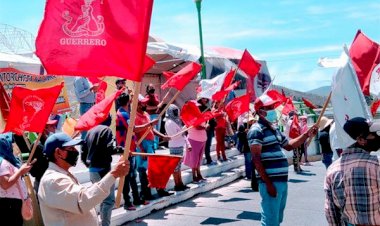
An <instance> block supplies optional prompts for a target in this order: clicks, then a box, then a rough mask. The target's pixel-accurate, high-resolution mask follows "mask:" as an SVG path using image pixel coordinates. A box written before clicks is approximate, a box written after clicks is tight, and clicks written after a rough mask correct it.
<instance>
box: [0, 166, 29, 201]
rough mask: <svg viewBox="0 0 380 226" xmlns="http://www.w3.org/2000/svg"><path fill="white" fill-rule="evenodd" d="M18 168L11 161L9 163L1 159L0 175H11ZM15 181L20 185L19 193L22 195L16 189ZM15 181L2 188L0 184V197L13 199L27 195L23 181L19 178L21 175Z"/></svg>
mask: <svg viewBox="0 0 380 226" xmlns="http://www.w3.org/2000/svg"><path fill="white" fill-rule="evenodd" d="M17 170H18V169H17V168H16V167H15V166H13V165H12V164H11V163H9V162H8V161H7V160H5V159H3V160H2V162H1V165H0V177H1V176H6V175H8V176H10V175H13V174H14V173H15V172H16V171H17ZM17 183H18V184H19V185H20V189H21V194H22V196H23V197H21V196H20V192H19V190H18V189H17ZM17 183H15V184H14V185H12V186H11V187H10V188H8V189H6V190H4V189H3V188H2V187H1V186H0V197H1V198H14V199H25V198H26V197H28V194H27V190H26V186H25V183H24V181H23V180H22V179H21V177H20V178H19V179H18V181H17Z"/></svg>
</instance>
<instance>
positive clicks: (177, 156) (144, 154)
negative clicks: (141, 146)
mask: <svg viewBox="0 0 380 226" xmlns="http://www.w3.org/2000/svg"><path fill="white" fill-rule="evenodd" d="M131 155H134V156H136V155H140V156H147V157H149V156H164V157H176V158H182V156H179V155H165V154H156V153H142V152H131Z"/></svg>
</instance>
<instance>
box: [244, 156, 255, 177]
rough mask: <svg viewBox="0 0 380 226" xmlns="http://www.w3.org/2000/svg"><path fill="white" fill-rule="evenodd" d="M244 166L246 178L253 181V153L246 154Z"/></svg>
mask: <svg viewBox="0 0 380 226" xmlns="http://www.w3.org/2000/svg"><path fill="white" fill-rule="evenodd" d="M244 164H245V176H246V177H247V178H248V179H251V178H252V177H254V176H255V175H252V164H253V162H252V154H251V152H247V153H244Z"/></svg>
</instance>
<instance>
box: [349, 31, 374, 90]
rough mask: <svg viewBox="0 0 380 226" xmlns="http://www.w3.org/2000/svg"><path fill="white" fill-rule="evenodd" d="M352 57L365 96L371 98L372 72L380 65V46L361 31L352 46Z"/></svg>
mask: <svg viewBox="0 0 380 226" xmlns="http://www.w3.org/2000/svg"><path fill="white" fill-rule="evenodd" d="M350 57H351V60H352V64H353V66H354V68H355V71H356V74H357V76H358V79H359V83H360V87H361V89H362V91H363V94H364V95H366V96H369V85H370V81H371V75H372V72H373V70H374V69H375V67H376V66H377V65H378V64H380V45H379V44H378V43H376V42H374V41H372V40H371V39H369V38H368V37H367V36H365V35H364V34H363V33H362V32H361V31H360V30H359V31H358V33H357V34H356V36H355V39H354V41H353V42H352V44H351V47H350Z"/></svg>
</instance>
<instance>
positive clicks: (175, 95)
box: [136, 90, 181, 146]
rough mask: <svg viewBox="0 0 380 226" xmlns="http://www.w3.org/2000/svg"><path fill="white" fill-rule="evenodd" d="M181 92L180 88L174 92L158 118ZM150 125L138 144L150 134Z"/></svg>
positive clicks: (159, 116)
mask: <svg viewBox="0 0 380 226" xmlns="http://www.w3.org/2000/svg"><path fill="white" fill-rule="evenodd" d="M180 93H181V91H180V90H178V91H177V92H176V94H174V96H173V97H172V99H171V100H170V101H169V102H168V104H167V105H166V106H165V108H164V109H163V110H162V111H161V112H160V114H159V115H158V116H157V119H159V118H161V117H162V116H163V115H164V114H165V112H166V110H167V109H168V108H169V106H170V104H171V103H173V102H174V100H175V99H176V98H177V97H178V95H179V94H180ZM150 127H151V126H149V128H148V129H147V130H146V131H145V133H144V134H143V135H142V136H141V137H140V139H139V140H138V141H137V143H136V145H137V146H139V145H140V144H141V142H142V141H143V140H144V138H145V137H146V136H147V135H148V133H149V131H150Z"/></svg>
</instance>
